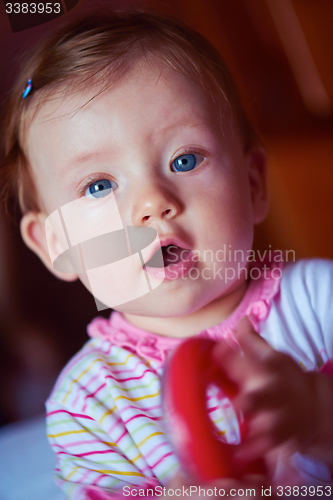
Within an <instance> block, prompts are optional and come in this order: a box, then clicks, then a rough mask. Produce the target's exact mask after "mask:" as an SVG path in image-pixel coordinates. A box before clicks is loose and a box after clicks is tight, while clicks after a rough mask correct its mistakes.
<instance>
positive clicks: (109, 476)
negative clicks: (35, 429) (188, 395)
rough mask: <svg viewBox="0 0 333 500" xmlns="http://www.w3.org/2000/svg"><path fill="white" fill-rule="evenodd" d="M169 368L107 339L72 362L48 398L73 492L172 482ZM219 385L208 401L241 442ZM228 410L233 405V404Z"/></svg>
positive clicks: (65, 485) (222, 428) (64, 477)
mask: <svg viewBox="0 0 333 500" xmlns="http://www.w3.org/2000/svg"><path fill="white" fill-rule="evenodd" d="M162 372H163V367H161V364H159V363H157V362H156V361H154V360H148V359H145V358H143V357H141V356H140V355H138V354H137V353H136V352H135V351H134V350H133V349H130V348H125V347H119V346H115V345H113V344H111V343H110V342H109V341H108V340H105V339H103V338H93V339H91V340H90V341H88V342H87V343H86V344H85V346H84V347H83V349H82V350H81V351H80V352H79V353H78V354H77V355H76V356H75V357H74V358H73V359H72V360H71V361H70V362H69V364H68V365H67V366H66V368H65V369H64V370H63V372H62V373H61V375H60V377H59V379H58V381H57V384H56V386H55V388H54V390H53V392H52V394H51V396H50V398H49V399H48V401H47V403H46V406H47V429H48V438H49V441H50V443H51V446H52V448H53V450H54V451H55V453H56V455H57V466H56V482H57V483H58V484H59V486H60V487H61V488H62V489H63V491H64V492H65V494H66V495H67V497H68V498H73V499H74V498H75V500H76V499H81V498H82V499H85V498H88V497H87V496H85V494H84V491H85V485H93V486H96V487H99V488H101V489H103V490H105V491H110V492H114V491H119V492H121V491H122V488H123V486H128V485H131V486H134V487H138V488H139V487H140V488H143V487H148V486H150V487H152V485H153V486H154V485H156V486H157V485H162V486H164V485H166V484H167V482H168V481H169V480H170V479H171V477H172V476H173V475H174V474H175V472H176V470H177V468H178V467H179V463H178V460H177V457H176V455H175V453H174V450H173V449H172V446H171V444H170V442H169V439H168V436H167V433H166V427H167V425H166V422H164V421H163V409H162V404H161V376H162ZM216 391H217V390H216V389H214V388H212V389H211V391H210V392H209V393H208V396H207V407H208V408H209V410H208V411H209V413H210V416H211V418H212V420H213V421H214V422H215V424H216V426H217V432H218V434H220V435H223V434H225V432H226V430H227V429H229V430H228V433H229V434H230V437H229V440H231V441H233V442H235V441H236V440H237V429H236V426H235V422H234V421H232V422H231V420H230V419H229V418H227V419H226V418H225V416H226V413H225V411H224V412H222V410H221V407H220V405H219V400H218V394H217V392H216ZM226 411H228V408H227V409H226Z"/></svg>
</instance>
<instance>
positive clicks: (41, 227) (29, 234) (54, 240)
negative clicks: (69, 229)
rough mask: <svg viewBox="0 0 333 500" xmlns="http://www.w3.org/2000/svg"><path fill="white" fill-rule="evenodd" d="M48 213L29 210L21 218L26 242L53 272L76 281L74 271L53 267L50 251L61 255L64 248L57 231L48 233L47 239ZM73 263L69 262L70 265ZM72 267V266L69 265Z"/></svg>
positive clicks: (64, 278) (21, 226)
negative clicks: (46, 223) (63, 270)
mask: <svg viewBox="0 0 333 500" xmlns="http://www.w3.org/2000/svg"><path fill="white" fill-rule="evenodd" d="M46 219H47V215H46V214H44V213H42V212H28V213H26V214H25V215H24V216H23V217H22V220H21V224H20V229H21V235H22V238H23V241H24V243H25V244H26V245H27V247H29V248H30V250H32V251H33V252H35V254H36V255H37V256H38V257H39V258H40V259H41V261H42V262H43V264H44V265H45V266H46V267H47V269H48V270H49V271H51V273H52V274H54V275H55V276H56V277H57V278H59V279H62V280H64V281H75V280H76V279H77V278H78V276H77V274H76V273H75V272H74V269H73V272H68V273H62V272H60V271H56V270H55V269H53V266H52V261H51V258H50V252H51V253H52V254H53V255H60V254H61V253H62V252H63V251H64V249H63V248H62V244H61V242H60V241H59V239H58V237H57V235H56V233H55V232H54V231H52V234H49V235H48V241H46V230H45V221H46ZM69 266H71V264H70V263H69V262H68V266H66V267H69ZM69 269H70V267H69Z"/></svg>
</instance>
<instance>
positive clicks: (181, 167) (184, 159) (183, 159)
mask: <svg viewBox="0 0 333 500" xmlns="http://www.w3.org/2000/svg"><path fill="white" fill-rule="evenodd" d="M196 165H197V159H196V155H194V154H185V155H180V156H178V158H176V159H175V160H174V161H173V162H172V166H173V168H174V169H175V171H176V172H188V171H189V170H193V169H194V168H195V167H196Z"/></svg>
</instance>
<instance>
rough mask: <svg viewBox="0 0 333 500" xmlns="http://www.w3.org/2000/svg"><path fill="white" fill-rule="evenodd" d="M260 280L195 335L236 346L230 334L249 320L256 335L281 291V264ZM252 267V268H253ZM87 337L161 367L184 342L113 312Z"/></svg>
mask: <svg viewBox="0 0 333 500" xmlns="http://www.w3.org/2000/svg"><path fill="white" fill-rule="evenodd" d="M264 264H265V265H266V267H265V268H264V267H263V269H265V272H261V274H260V277H259V278H258V279H255V278H256V276H254V277H253V279H252V280H251V281H250V283H249V285H248V288H247V290H246V292H245V294H244V297H243V299H242V301H241V302H240V304H239V305H238V307H237V308H236V309H235V310H234V312H233V313H232V314H231V315H230V316H229V317H228V318H227V319H225V320H224V321H222V323H220V324H218V325H216V326H213V327H211V328H207V329H206V330H204V331H202V332H200V333H198V334H197V335H198V336H200V337H210V338H212V339H215V340H222V339H223V340H226V341H227V342H229V343H231V344H235V343H236V344H237V340H236V339H235V337H234V334H233V330H234V328H235V326H236V325H237V323H238V322H239V320H240V319H241V318H243V317H244V316H248V317H249V319H250V321H251V323H252V325H253V327H254V329H255V330H256V331H257V332H258V331H259V323H260V322H261V321H264V320H265V319H266V318H267V316H268V314H269V311H270V307H271V303H272V300H273V298H274V297H275V295H276V294H277V293H278V291H279V289H280V281H281V275H282V267H283V264H282V262H278V263H275V262H274V263H271V264H270V267H268V266H267V262H264V263H263V265H264ZM253 267H254V266H253ZM87 331H88V334H89V336H90V337H100V338H103V339H105V340H108V341H109V342H111V343H112V344H114V345H116V346H119V347H126V348H127V349H129V350H130V351H132V352H136V353H137V354H139V356H141V357H142V358H145V359H147V360H154V361H156V362H157V363H158V364H160V365H163V364H164V362H165V359H166V356H167V354H168V352H169V351H170V349H172V348H173V347H176V346H177V345H178V344H179V343H180V342H181V341H183V340H184V339H181V338H174V337H163V336H161V335H158V334H156V333H151V332H147V331H145V330H142V329H141V328H138V327H136V326H134V325H132V324H131V323H129V322H128V321H127V320H126V319H125V318H124V317H123V315H122V314H121V313H120V312H117V311H114V312H113V313H112V314H111V316H110V318H109V319H105V318H101V317H97V318H95V319H94V320H93V321H92V322H91V323H90V324H89V325H88V328H87Z"/></svg>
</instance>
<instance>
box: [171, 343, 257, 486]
mask: <svg viewBox="0 0 333 500" xmlns="http://www.w3.org/2000/svg"><path fill="white" fill-rule="evenodd" d="M215 346H216V342H215V341H214V340H211V339H207V338H202V337H199V338H198V337H196V338H191V339H189V340H186V341H185V342H183V343H181V344H180V346H179V347H177V348H176V349H175V351H174V352H173V354H172V356H171V358H170V360H169V362H168V365H167V368H166V370H165V374H164V379H163V396H164V398H163V401H164V404H165V410H166V414H167V418H168V424H169V426H170V434H171V441H172V443H173V445H174V447H175V449H176V452H177V455H178V457H179V460H180V463H181V465H182V466H183V468H184V469H185V470H186V471H187V472H188V473H189V474H190V475H191V476H192V477H193V478H196V479H201V480H203V481H209V480H213V479H218V478H223V477H232V478H241V477H243V476H245V475H247V474H260V475H266V473H267V469H266V466H265V462H264V460H263V459H258V460H255V461H252V462H247V463H244V464H243V462H242V465H240V464H239V463H238V462H237V463H236V461H235V460H234V458H233V455H234V452H235V449H237V446H236V445H230V444H227V443H225V442H223V441H221V440H220V439H219V438H218V436H217V434H216V432H215V430H214V425H213V422H212V421H211V419H210V418H209V415H208V412H207V410H206V392H207V388H208V386H209V385H210V384H215V385H217V386H218V387H220V388H221V389H222V390H223V392H224V394H225V395H226V396H227V397H229V398H230V399H232V398H233V397H235V395H236V394H237V392H238V390H237V387H236V385H235V384H234V383H233V382H231V381H230V380H229V379H228V377H227V375H226V373H225V372H224V371H223V370H222V369H221V367H220V366H219V365H218V364H217V362H216V361H215V359H214V356H213V355H212V354H213V349H214V347H215ZM240 432H241V436H242V435H244V424H242V423H240Z"/></svg>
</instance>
